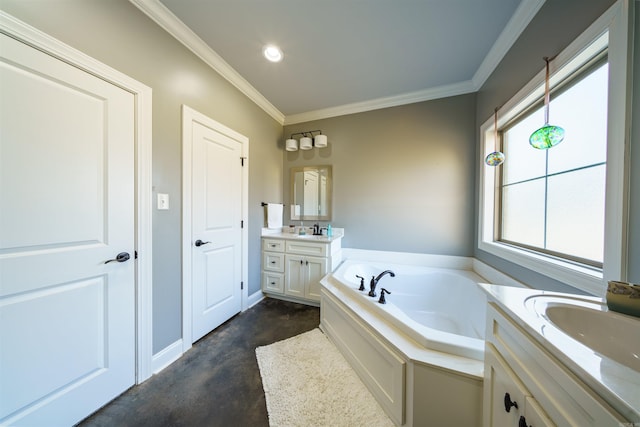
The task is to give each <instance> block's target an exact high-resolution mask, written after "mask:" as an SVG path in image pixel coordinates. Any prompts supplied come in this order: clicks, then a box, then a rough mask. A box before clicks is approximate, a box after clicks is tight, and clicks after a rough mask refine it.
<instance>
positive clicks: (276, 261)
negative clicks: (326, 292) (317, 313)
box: [262, 234, 342, 305]
mask: <svg viewBox="0 0 640 427" xmlns="http://www.w3.org/2000/svg"><path fill="white" fill-rule="evenodd" d="M281 236H282V237H280V238H269V237H263V238H262V291H263V292H264V293H265V294H267V295H269V296H272V297H275V298H282V299H287V300H292V301H297V302H302V303H310V304H314V305H317V304H318V303H319V302H320V279H322V278H323V277H324V276H325V275H326V274H327V273H329V272H331V271H333V270H334V268H335V267H336V266H337V265H338V264H339V263H340V262H341V261H342V258H341V239H340V238H334V239H323V240H319V239H317V240H313V239H303V238H300V237H296V236H295V235H292V236H287V235H286V234H283V235H281Z"/></svg>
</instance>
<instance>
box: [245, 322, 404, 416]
mask: <svg viewBox="0 0 640 427" xmlns="http://www.w3.org/2000/svg"><path fill="white" fill-rule="evenodd" d="M256 357H257V359H258V366H259V367H260V375H261V376H262V387H263V388H264V393H265V396H266V401H267V411H268V413H269V425H270V426H273V427H325V426H326V427H329V426H330V427H357V426H362V427H365V426H366V427H387V426H393V425H394V424H393V423H392V422H391V420H390V419H389V417H387V415H386V414H385V413H384V411H383V410H382V408H381V407H380V405H379V404H378V402H376V400H375V399H374V397H373V396H372V395H371V393H370V392H369V390H367V388H366V386H365V385H364V384H363V383H362V381H361V380H360V378H358V375H357V374H356V373H355V371H354V370H353V369H352V368H351V366H349V363H348V362H347V361H346V360H345V359H344V357H342V355H341V354H340V352H339V351H338V349H337V348H336V347H335V346H334V345H333V343H331V342H330V341H329V339H328V338H327V337H326V336H325V335H324V334H323V333H322V332H321V331H320V329H314V330H312V331H309V332H305V333H304V334H301V335H298V336H295V337H293V338H289V339H287V340H284V341H279V342H277V343H274V344H271V345H268V346H264V347H258V348H256Z"/></svg>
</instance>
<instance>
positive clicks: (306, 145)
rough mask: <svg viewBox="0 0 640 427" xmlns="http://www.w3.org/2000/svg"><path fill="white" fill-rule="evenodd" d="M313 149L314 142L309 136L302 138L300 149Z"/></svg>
mask: <svg viewBox="0 0 640 427" xmlns="http://www.w3.org/2000/svg"><path fill="white" fill-rule="evenodd" d="M312 148H313V140H312V139H311V138H309V137H308V136H304V137H302V138H300V149H301V150H311V149H312Z"/></svg>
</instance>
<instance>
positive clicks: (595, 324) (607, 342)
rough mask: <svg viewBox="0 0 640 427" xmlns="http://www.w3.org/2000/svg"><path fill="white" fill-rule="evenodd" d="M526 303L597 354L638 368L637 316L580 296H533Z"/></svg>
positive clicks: (639, 326)
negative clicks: (615, 310)
mask: <svg viewBox="0 0 640 427" xmlns="http://www.w3.org/2000/svg"><path fill="white" fill-rule="evenodd" d="M525 305H526V306H528V308H529V309H530V310H534V311H535V312H536V313H537V314H538V315H539V316H540V317H542V318H543V319H545V320H546V321H548V322H549V323H550V324H551V325H553V326H554V327H555V328H557V329H558V330H560V331H561V332H562V333H564V334H566V335H568V336H569V337H571V338H573V339H574V340H576V341H578V342H579V343H581V344H582V345H584V346H585V347H587V348H589V349H590V350H591V351H593V352H595V353H597V354H598V355H599V356H604V357H606V358H609V359H611V360H613V361H615V362H618V363H619V364H621V365H624V366H626V367H628V368H631V369H633V370H634V371H637V372H640V320H638V319H636V318H634V317H631V316H626V315H622V314H619V313H616V312H612V311H608V310H607V306H606V304H604V303H597V302H593V301H586V300H583V299H580V298H565V297H554V296H534V297H530V298H527V300H526V301H525Z"/></svg>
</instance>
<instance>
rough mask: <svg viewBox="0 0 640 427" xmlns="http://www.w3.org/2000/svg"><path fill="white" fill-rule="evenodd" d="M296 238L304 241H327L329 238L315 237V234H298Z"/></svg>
mask: <svg viewBox="0 0 640 427" xmlns="http://www.w3.org/2000/svg"><path fill="white" fill-rule="evenodd" d="M296 238H298V239H304V240H326V239H327V236H315V235H313V234H298V235H296Z"/></svg>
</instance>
